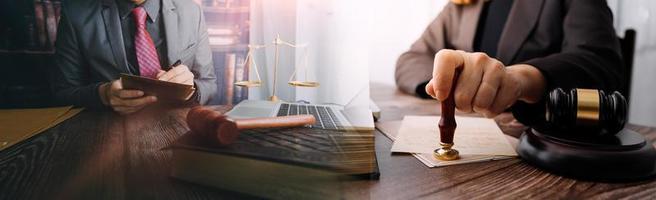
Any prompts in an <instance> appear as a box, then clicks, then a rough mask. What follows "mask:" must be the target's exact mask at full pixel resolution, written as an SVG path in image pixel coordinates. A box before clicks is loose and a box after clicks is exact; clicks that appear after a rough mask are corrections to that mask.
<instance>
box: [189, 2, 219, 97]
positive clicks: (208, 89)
mask: <svg viewBox="0 0 656 200" xmlns="http://www.w3.org/2000/svg"><path fill="white" fill-rule="evenodd" d="M198 12H200V19H199V22H198V23H199V25H198V27H199V28H198V34H199V35H198V45H199V46H198V48H197V50H196V54H195V55H194V65H193V67H192V70H191V71H192V72H193V73H194V85H195V86H196V92H197V93H196V94H195V96H194V98H195V100H196V102H198V103H200V104H203V105H204V104H207V103H208V102H209V101H210V99H211V98H212V97H213V96H214V95H216V75H214V65H213V64H212V51H211V49H210V44H209V40H208V36H207V26H206V25H205V16H204V15H203V12H202V10H201V9H200V8H198Z"/></svg>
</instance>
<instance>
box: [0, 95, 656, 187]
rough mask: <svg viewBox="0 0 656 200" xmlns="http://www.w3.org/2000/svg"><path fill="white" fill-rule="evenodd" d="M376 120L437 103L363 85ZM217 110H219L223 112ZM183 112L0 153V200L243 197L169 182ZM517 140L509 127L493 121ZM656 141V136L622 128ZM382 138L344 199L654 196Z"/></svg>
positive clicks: (119, 120)
mask: <svg viewBox="0 0 656 200" xmlns="http://www.w3.org/2000/svg"><path fill="white" fill-rule="evenodd" d="M371 96H372V98H373V99H374V101H375V102H376V103H377V104H378V106H379V107H380V108H381V109H382V117H381V119H380V120H379V122H381V123H384V122H385V121H395V120H401V119H402V118H403V116H404V115H437V114H439V106H438V103H437V102H435V101H432V100H421V99H418V98H415V97H412V96H409V95H405V94H402V93H400V92H399V91H397V90H396V88H395V87H394V86H392V85H383V84H372V87H371ZM228 108H229V107H220V108H219V109H228ZM187 110H188V109H185V108H177V109H162V108H157V107H154V108H150V109H147V110H145V111H143V112H140V113H137V114H134V115H129V116H119V115H117V114H114V113H111V112H93V111H84V112H82V113H81V114H79V115H78V116H75V117H73V118H72V119H69V120H67V121H65V122H64V123H62V124H60V125H58V126H56V127H54V128H52V129H49V130H48V131H46V132H44V133H41V134H39V135H37V136H35V137H33V138H31V139H29V140H27V141H24V142H22V143H19V144H17V145H15V146H13V147H11V148H9V149H6V150H4V151H2V152H0V199H244V198H249V197H250V196H248V195H245V194H239V193H235V192H230V191H225V190H220V189H215V188H211V187H205V186H200V185H196V184H191V183H186V182H182V181H177V180H175V179H171V178H169V177H168V173H169V170H170V163H169V162H170V159H171V153H170V152H169V151H167V150H163V149H162V148H164V147H166V146H167V145H169V144H171V142H173V141H174V140H175V139H176V138H177V137H178V136H180V135H182V134H184V133H186V132H187V131H188V128H187V126H186V124H185V122H184V115H185V114H186V112H187ZM495 120H496V121H497V123H498V124H499V125H500V127H501V128H502V130H504V132H505V133H507V134H509V135H515V136H516V135H518V134H519V133H520V132H521V130H519V129H518V128H517V127H516V126H506V124H509V123H510V122H511V121H512V120H513V119H512V116H511V115H508V114H505V115H502V116H500V117H497V118H496V119H495ZM629 127H630V128H631V129H633V130H636V131H638V132H640V133H642V134H644V135H645V136H646V137H647V138H648V139H649V140H650V142H652V144H653V143H654V142H656V128H649V127H643V126H635V125H629ZM391 145H392V142H391V140H390V139H388V138H387V137H385V136H384V135H382V134H381V133H380V132H376V152H377V157H378V159H379V161H378V162H379V165H380V166H379V167H380V170H381V173H382V175H381V177H380V180H377V181H373V180H358V181H347V182H344V183H343V192H344V197H345V198H347V199H414V198H429V199H447V198H448V199H472V198H481V199H490V198H504V199H508V198H511V199H515V198H520V199H588V198H593V199H594V198H598V199H617V198H625V197H627V198H645V199H655V198H656V181H646V182H635V183H613V184H609V183H595V182H585V181H577V180H573V179H569V178H564V177H561V176H556V175H552V174H549V173H546V172H544V171H542V170H539V169H536V168H534V167H531V166H529V165H527V164H526V163H524V162H523V161H521V160H520V159H510V160H502V161H492V162H484V163H473V164H466V165H459V166H449V167H442V168H428V167H426V166H425V165H423V164H422V163H421V162H420V161H419V160H417V159H415V158H414V157H412V156H410V155H396V154H395V155H391V154H390V148H391Z"/></svg>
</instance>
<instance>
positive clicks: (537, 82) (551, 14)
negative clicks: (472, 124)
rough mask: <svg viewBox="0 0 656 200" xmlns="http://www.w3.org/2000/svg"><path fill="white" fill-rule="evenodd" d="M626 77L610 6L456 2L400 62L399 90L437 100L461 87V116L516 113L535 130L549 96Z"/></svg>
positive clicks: (589, 0)
mask: <svg viewBox="0 0 656 200" xmlns="http://www.w3.org/2000/svg"><path fill="white" fill-rule="evenodd" d="M463 2H465V3H464V4H463ZM456 70H460V71H461V73H460V76H459V77H458V78H457V83H456V85H452V80H453V78H454V73H455V71H456ZM623 73H624V69H623V66H622V57H621V54H620V47H619V41H618V39H617V36H616V35H615V30H614V29H613V16H612V13H611V12H610V9H609V8H608V5H607V4H606V1H599V0H531V1H529V0H514V1H513V0H488V1H484V0H478V1H466V0H465V1H463V0H452V2H451V3H449V4H448V5H446V6H445V7H444V10H443V11H442V12H441V13H440V14H439V16H438V17H437V18H436V19H435V20H434V21H433V22H432V23H431V24H430V25H429V26H428V28H427V29H426V31H425V32H424V33H423V35H422V36H421V38H419V40H417V41H416V42H415V43H414V44H413V45H412V47H411V48H410V50H409V51H407V52H406V53H404V54H403V55H401V57H400V58H399V60H398V63H397V66H396V83H397V85H398V87H399V88H400V89H401V90H402V91H404V92H407V93H410V94H416V95H419V96H423V97H433V98H436V99H439V100H444V99H446V98H447V97H448V96H449V95H451V94H450V91H451V88H452V87H455V94H453V95H454V97H455V103H456V107H457V108H458V109H459V110H461V111H465V112H478V113H481V114H484V115H486V116H488V117H493V116H496V115H498V114H499V113H501V112H503V111H505V110H506V109H508V108H510V107H511V106H512V111H513V114H514V115H515V117H516V118H517V119H518V120H519V121H520V122H524V123H528V124H532V123H531V121H534V120H536V119H537V117H539V116H540V112H543V111H544V104H541V103H540V102H541V101H543V99H542V97H543V96H544V95H545V93H546V91H549V89H551V88H556V87H562V88H574V87H582V88H599V89H605V90H611V91H612V90H617V89H620V88H621V86H622V83H623V81H622V78H623Z"/></svg>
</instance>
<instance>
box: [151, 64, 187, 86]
mask: <svg viewBox="0 0 656 200" xmlns="http://www.w3.org/2000/svg"><path fill="white" fill-rule="evenodd" d="M157 79H159V80H161V81H168V82H174V83H181V84H186V85H193V84H194V74H193V73H191V71H189V67H187V66H186V65H178V66H177V67H173V68H171V70H169V71H159V73H158V74H157Z"/></svg>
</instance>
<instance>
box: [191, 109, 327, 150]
mask: <svg viewBox="0 0 656 200" xmlns="http://www.w3.org/2000/svg"><path fill="white" fill-rule="evenodd" d="M315 122H316V119H315V118H314V116H312V115H291V116H282V117H261V118H249V119H231V118H229V117H227V116H225V115H223V113H220V112H217V111H215V110H212V109H209V108H204V107H201V106H198V107H194V108H192V109H191V110H190V111H189V113H188V114H187V125H189V129H191V133H192V134H196V135H199V136H201V137H204V138H207V139H210V140H215V141H216V142H217V143H218V144H220V145H228V144H231V143H233V142H234V141H235V140H237V138H238V137H239V131H240V130H246V129H257V128H283V127H299V126H306V125H312V124H314V123H315Z"/></svg>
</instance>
